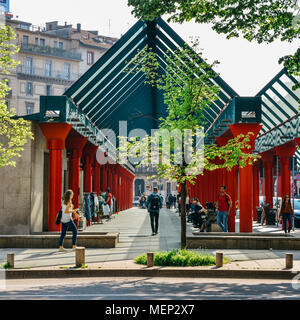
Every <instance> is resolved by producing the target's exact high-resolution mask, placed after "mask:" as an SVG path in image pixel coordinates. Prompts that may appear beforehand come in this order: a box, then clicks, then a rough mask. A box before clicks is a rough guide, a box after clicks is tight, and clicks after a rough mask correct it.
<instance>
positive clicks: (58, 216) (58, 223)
mask: <svg viewBox="0 0 300 320" xmlns="http://www.w3.org/2000/svg"><path fill="white" fill-rule="evenodd" d="M61 218H62V210H61V209H60V210H59V212H58V214H57V216H56V221H55V224H56V225H57V226H59V225H60V223H61Z"/></svg>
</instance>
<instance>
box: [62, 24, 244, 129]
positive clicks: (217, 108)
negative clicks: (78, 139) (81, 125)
mask: <svg viewBox="0 0 300 320" xmlns="http://www.w3.org/2000/svg"><path fill="white" fill-rule="evenodd" d="M149 44H151V46H152V47H154V48H155V51H156V52H157V54H158V57H159V62H160V68H161V72H164V70H165V67H166V54H167V52H168V51H174V50H175V49H177V48H179V47H182V46H183V45H184V44H185V42H184V41H183V40H182V39H181V38H180V37H179V36H178V34H177V33H175V32H174V31H173V30H172V29H171V28H170V27H169V25H168V24H166V23H165V22H164V21H163V20H162V19H157V20H156V21H155V22H142V21H138V22H137V23H136V24H135V25H134V26H133V27H132V28H131V29H130V30H129V31H128V32H127V33H126V34H125V35H124V36H123V37H122V38H121V39H120V40H119V41H118V42H117V43H116V44H115V45H114V46H113V47H112V48H111V49H110V50H108V51H107V52H106V53H105V54H104V55H103V56H102V57H101V58H100V59H99V60H98V61H97V62H96V63H95V65H94V66H92V67H91V68H90V69H89V70H88V71H87V72H86V74H84V75H83V76H82V77H81V78H80V79H79V80H78V81H77V82H76V83H74V84H73V86H72V87H70V88H69V89H68V90H67V91H66V92H65V95H66V96H67V97H68V98H69V99H70V100H71V101H72V102H73V103H74V104H75V105H76V106H77V107H78V109H80V110H81V111H82V112H84V113H85V114H86V115H87V117H88V118H89V119H90V121H91V122H93V123H94V124H95V125H96V126H97V127H98V128H109V129H112V130H114V131H115V132H116V134H117V135H118V123H119V121H128V131H130V130H132V129H135V128H141V129H144V130H145V131H146V132H147V133H150V132H151V129H155V128H157V127H158V125H159V118H160V117H164V116H166V106H165V105H164V103H163V97H162V93H161V92H158V91H157V90H155V89H153V88H151V87H150V86H149V85H147V84H145V83H144V80H145V79H144V75H143V74H141V73H137V74H127V73H125V72H124V69H125V67H126V62H127V61H129V60H130V59H131V58H133V57H134V56H135V55H136V54H137V52H138V51H137V50H142V49H143V48H144V47H145V46H146V45H149ZM199 60H200V57H199ZM212 83H214V84H216V85H218V86H219V87H220V93H219V96H218V97H217V100H216V101H215V102H214V103H212V105H211V108H209V109H207V110H206V111H205V118H206V121H207V127H209V126H210V125H211V123H213V121H214V120H215V118H216V116H217V115H218V114H219V113H220V112H221V110H223V109H224V107H225V106H226V105H227V104H228V103H229V102H230V101H231V100H232V99H233V98H234V97H235V96H238V94H237V93H236V92H235V91H234V90H233V89H232V88H230V86H229V85H228V84H227V83H226V82H225V81H224V80H223V79H222V78H221V77H219V76H218V77H216V78H214V79H212Z"/></svg>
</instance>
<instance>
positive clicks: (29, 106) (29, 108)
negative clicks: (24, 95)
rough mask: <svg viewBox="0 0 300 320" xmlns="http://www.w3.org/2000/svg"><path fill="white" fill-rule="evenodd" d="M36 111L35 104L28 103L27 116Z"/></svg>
mask: <svg viewBox="0 0 300 320" xmlns="http://www.w3.org/2000/svg"><path fill="white" fill-rule="evenodd" d="M33 111H34V103H31V102H26V114H27V115H29V114H33Z"/></svg>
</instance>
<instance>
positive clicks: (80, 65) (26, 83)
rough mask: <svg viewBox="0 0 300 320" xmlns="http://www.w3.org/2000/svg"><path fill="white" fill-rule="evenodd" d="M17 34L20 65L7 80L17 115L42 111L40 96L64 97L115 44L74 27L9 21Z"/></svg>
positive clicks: (11, 105)
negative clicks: (37, 25)
mask: <svg viewBox="0 0 300 320" xmlns="http://www.w3.org/2000/svg"><path fill="white" fill-rule="evenodd" d="M6 24H7V25H10V26H11V27H12V28H13V29H14V31H15V33H16V35H17V39H16V40H15V43H16V44H17V45H18V46H19V48H20V51H19V53H18V54H17V56H15V60H18V61H19V62H20V64H19V65H18V67H17V68H16V70H14V71H13V73H12V74H11V75H10V76H9V77H8V80H9V86H10V87H11V89H12V90H11V92H10V93H9V95H8V97H7V104H8V107H9V108H14V109H15V110H16V113H17V114H18V115H26V114H32V113H36V112H39V100H40V96H41V95H62V94H63V93H64V92H65V91H66V89H67V88H69V87H70V86H71V85H72V84H73V83H74V82H75V81H76V80H77V79H78V78H79V77H80V76H81V75H82V74H83V73H84V72H86V71H87V70H88V69H89V68H90V67H91V66H92V65H93V64H94V63H95V62H96V61H97V60H98V59H99V58H100V57H101V56H102V55H103V54H104V53H105V52H106V51H107V50H108V49H109V48H110V47H111V46H112V45H113V44H114V43H115V42H116V41H117V39H115V38H110V37H105V36H100V35H98V32H97V31H87V30H82V29H81V25H80V24H78V25H77V28H73V27H72V25H68V24H67V23H65V25H62V26H61V25H59V24H58V22H57V21H54V22H47V23H46V24H45V27H35V26H33V25H32V24H31V23H30V22H24V21H20V20H15V19H13V18H12V17H11V16H10V17H7V18H6Z"/></svg>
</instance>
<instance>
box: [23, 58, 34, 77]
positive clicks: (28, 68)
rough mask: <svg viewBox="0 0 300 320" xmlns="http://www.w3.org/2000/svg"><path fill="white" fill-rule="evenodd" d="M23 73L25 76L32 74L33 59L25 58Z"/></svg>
mask: <svg viewBox="0 0 300 320" xmlns="http://www.w3.org/2000/svg"><path fill="white" fill-rule="evenodd" d="M25 72H26V73H27V74H33V59H32V58H31V57H26V62H25Z"/></svg>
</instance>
